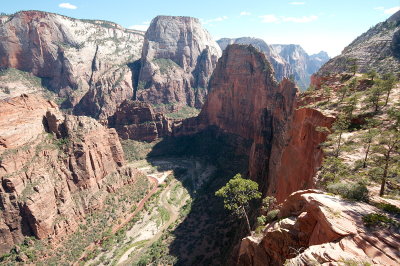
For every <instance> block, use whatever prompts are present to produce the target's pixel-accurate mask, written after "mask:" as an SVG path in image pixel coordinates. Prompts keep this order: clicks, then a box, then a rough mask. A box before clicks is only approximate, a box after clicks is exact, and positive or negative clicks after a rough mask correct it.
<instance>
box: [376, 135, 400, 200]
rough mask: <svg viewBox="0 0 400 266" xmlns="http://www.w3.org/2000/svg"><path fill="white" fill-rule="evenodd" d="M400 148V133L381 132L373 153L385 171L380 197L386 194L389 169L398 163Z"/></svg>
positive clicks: (377, 162) (379, 165)
mask: <svg viewBox="0 0 400 266" xmlns="http://www.w3.org/2000/svg"><path fill="white" fill-rule="evenodd" d="M399 148H400V132H399V131H397V130H393V129H392V130H385V131H382V132H381V135H380V136H379V139H378V143H377V145H375V146H374V147H373V152H374V153H375V154H376V155H377V156H376V157H375V161H376V164H377V165H378V167H380V168H382V169H383V172H382V177H381V189H380V192H379V195H380V196H383V195H384V194H385V186H386V179H387V177H388V173H389V168H390V166H391V165H392V164H393V163H398V159H399V158H398V154H399Z"/></svg>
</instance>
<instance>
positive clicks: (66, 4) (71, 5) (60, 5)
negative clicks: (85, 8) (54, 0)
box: [58, 3, 78, 9]
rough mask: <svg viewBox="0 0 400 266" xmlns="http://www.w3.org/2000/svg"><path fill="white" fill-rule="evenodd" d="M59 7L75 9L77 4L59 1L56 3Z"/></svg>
mask: <svg viewBox="0 0 400 266" xmlns="http://www.w3.org/2000/svg"><path fill="white" fill-rule="evenodd" d="M58 6H59V7H61V8H66V9H77V8H78V7H77V6H74V5H73V4H70V3H61V4H59V5H58Z"/></svg>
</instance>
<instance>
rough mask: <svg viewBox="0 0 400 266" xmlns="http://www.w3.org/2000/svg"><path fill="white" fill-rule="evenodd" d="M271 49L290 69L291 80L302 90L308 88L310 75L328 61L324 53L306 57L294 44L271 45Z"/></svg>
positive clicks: (304, 52)
mask: <svg viewBox="0 0 400 266" xmlns="http://www.w3.org/2000/svg"><path fill="white" fill-rule="evenodd" d="M271 47H272V49H274V50H275V51H276V53H278V54H279V55H280V56H281V57H282V58H283V59H284V60H285V61H286V62H288V64H289V65H290V66H291V67H292V69H293V78H294V80H295V82H296V84H297V85H298V86H299V87H300V88H301V89H302V90H305V89H307V88H308V87H309V85H310V78H311V75H312V74H314V73H316V72H317V71H318V70H319V68H320V67H321V66H322V65H323V64H325V63H326V62H327V61H328V60H329V56H328V54H327V53H326V52H323V51H321V52H319V53H318V54H313V55H308V54H307V53H306V51H304V49H303V48H302V47H301V46H300V45H296V44H272V45H271Z"/></svg>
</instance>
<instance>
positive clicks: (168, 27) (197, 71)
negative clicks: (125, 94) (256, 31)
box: [136, 16, 221, 110]
mask: <svg viewBox="0 0 400 266" xmlns="http://www.w3.org/2000/svg"><path fill="white" fill-rule="evenodd" d="M220 56H221V49H220V48H219V46H218V45H217V43H216V42H215V41H213V39H212V38H211V36H210V34H209V33H208V32H207V31H206V30H204V29H203V28H202V26H201V23H200V21H199V20H198V19H195V18H191V17H171V16H157V17H156V18H154V19H153V20H152V22H151V24H150V27H149V28H148V30H147V32H146V35H145V38H144V44H143V51H142V58H141V66H140V75H139V79H138V81H137V87H136V99H138V100H140V101H145V102H150V103H152V104H155V105H158V106H159V109H160V110H162V109H163V108H165V106H163V105H166V104H169V105H177V106H182V105H188V106H192V107H197V108H201V106H202V105H203V103H204V100H205V97H206V95H207V93H208V91H207V87H208V82H209V79H210V76H211V74H212V71H213V70H214V68H215V65H216V63H217V60H218V58H219V57H220Z"/></svg>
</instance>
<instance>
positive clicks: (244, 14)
mask: <svg viewBox="0 0 400 266" xmlns="http://www.w3.org/2000/svg"><path fill="white" fill-rule="evenodd" d="M240 15H241V16H250V15H251V13H250V12H247V11H242V12H240Z"/></svg>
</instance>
